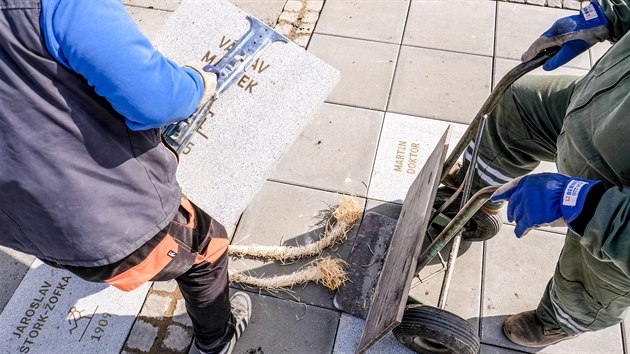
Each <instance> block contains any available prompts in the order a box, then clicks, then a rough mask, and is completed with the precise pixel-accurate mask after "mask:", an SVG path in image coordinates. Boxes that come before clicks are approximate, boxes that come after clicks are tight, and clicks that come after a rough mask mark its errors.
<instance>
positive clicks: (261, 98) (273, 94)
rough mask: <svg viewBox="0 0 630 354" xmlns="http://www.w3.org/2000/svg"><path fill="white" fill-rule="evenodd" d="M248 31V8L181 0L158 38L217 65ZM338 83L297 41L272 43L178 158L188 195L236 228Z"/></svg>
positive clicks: (185, 58) (175, 53)
mask: <svg viewBox="0 0 630 354" xmlns="http://www.w3.org/2000/svg"><path fill="white" fill-rule="evenodd" d="M217 14H221V16H217ZM209 18H212V19H213V21H207V20H204V19H209ZM248 29H249V24H248V21H247V19H246V16H245V13H244V12H242V11H241V10H239V9H238V8H237V7H235V6H234V5H232V4H231V3H229V2H227V1H224V0H216V1H212V2H198V1H183V2H182V4H181V5H180V6H179V7H178V9H177V11H175V12H174V13H173V14H172V15H171V16H170V17H169V19H168V20H167V23H166V24H165V25H164V27H163V28H162V29H161V30H160V32H159V33H158V35H157V36H156V40H155V43H156V44H157V46H158V48H160V51H161V52H162V53H164V54H165V55H166V56H167V57H170V58H171V59H173V60H174V61H175V62H177V63H178V64H181V65H185V64H187V63H193V62H198V61H200V60H201V61H204V62H208V63H213V64H216V63H217V62H218V60H219V59H220V58H221V57H222V56H223V55H224V54H225V52H226V51H227V49H228V48H230V46H231V45H233V43H234V41H235V40H238V39H239V38H240V37H241V36H242V35H243V34H244V33H245V32H246V31H247V30H248ZM191 33H195V36H194V37H193V36H190V34H191ZM338 80H339V73H338V72H337V71H336V70H335V69H333V68H332V67H331V66H329V65H328V64H326V63H325V62H323V61H321V60H320V59H318V58H317V57H315V56H314V55H312V54H310V53H308V52H306V51H305V50H304V49H302V48H300V47H299V46H297V45H295V44H293V43H279V42H278V43H274V44H271V45H270V46H269V47H268V48H267V50H266V51H265V52H264V53H263V54H262V56H261V57H260V58H259V60H258V61H256V62H255V63H254V65H253V68H250V70H248V71H247V72H246V73H245V74H244V75H243V76H242V77H241V79H240V80H239V81H238V84H237V85H236V86H234V87H231V88H230V89H229V90H227V91H226V92H224V93H223V94H222V95H221V97H220V98H219V99H218V100H217V101H216V102H215V103H214V105H213V107H212V109H211V111H210V113H209V114H208V116H207V119H206V121H205V122H204V123H203V124H202V126H201V127H200V128H199V129H198V130H197V134H195V136H194V137H193V139H192V140H191V142H190V143H189V145H188V146H187V148H186V149H185V150H184V152H183V154H182V156H180V163H179V166H178V171H177V173H178V181H179V182H180V185H181V186H182V189H183V190H184V193H185V194H187V195H188V196H190V198H191V200H193V201H195V202H196V203H197V204H198V205H199V206H200V207H202V208H203V209H204V210H206V211H207V212H208V213H209V214H211V215H213V216H214V217H215V218H216V219H217V220H218V221H219V222H221V223H223V224H224V225H226V226H227V227H230V226H232V225H234V224H235V223H236V222H237V221H238V218H239V216H240V214H241V213H242V212H243V210H244V209H245V207H246V206H247V204H248V203H249V202H250V200H251V199H252V198H253V196H254V194H255V192H256V191H257V190H258V189H259V188H260V187H261V186H262V183H263V182H264V180H265V179H266V178H267V177H268V176H269V175H270V174H271V172H272V171H273V168H274V166H275V164H276V163H277V161H278V160H279V159H280V157H281V156H282V155H283V154H284V153H285V152H286V150H288V148H289V147H290V146H291V144H293V142H294V141H295V140H296V139H297V137H298V136H299V134H300V133H301V132H302V130H303V129H304V128H305V127H306V125H307V124H308V122H309V121H310V119H311V118H312V115H313V114H314V113H315V111H316V110H317V109H318V108H319V106H320V105H321V104H322V103H323V101H324V99H325V98H326V96H328V94H329V93H330V91H331V90H332V88H333V87H334V86H335V84H336V82H337V81H338Z"/></svg>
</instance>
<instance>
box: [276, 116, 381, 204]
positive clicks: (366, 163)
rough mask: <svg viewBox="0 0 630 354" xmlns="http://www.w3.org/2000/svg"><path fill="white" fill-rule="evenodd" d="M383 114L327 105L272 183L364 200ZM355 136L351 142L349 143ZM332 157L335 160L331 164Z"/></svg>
mask: <svg viewBox="0 0 630 354" xmlns="http://www.w3.org/2000/svg"><path fill="white" fill-rule="evenodd" d="M383 115H384V114H383V113H382V112H378V111H371V110H367V109H361V108H353V107H345V106H340V105H335V104H325V105H324V106H322V108H321V109H320V110H319V111H318V112H317V114H316V115H315V118H314V119H313V121H312V122H311V123H310V124H309V125H308V126H307V127H306V129H304V132H302V134H301V135H300V137H299V138H298V140H297V141H296V142H295V144H294V145H293V147H291V149H290V150H289V151H288V152H287V154H286V155H285V156H284V157H283V158H282V160H281V161H280V163H279V164H278V166H277V168H276V170H275V171H274V173H273V175H272V176H271V178H270V179H272V180H277V181H283V182H288V183H291V184H297V185H302V186H308V187H313V188H318V189H323V190H330V191H336V192H340V193H347V194H350V195H356V196H365V195H366V194H367V186H368V184H369V183H370V175H371V170H372V164H373V162H374V156H375V155H376V144H377V142H378V137H379V133H380V131H381V125H382V124H383ZM349 132H352V136H353V138H352V139H347V136H348V133H349ZM331 156H335V158H334V161H331Z"/></svg>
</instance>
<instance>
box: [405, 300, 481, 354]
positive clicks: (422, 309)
mask: <svg viewBox="0 0 630 354" xmlns="http://www.w3.org/2000/svg"><path fill="white" fill-rule="evenodd" d="M393 333H394V337H396V339H397V340H398V341H399V342H400V343H402V344H403V345H405V346H406V347H407V348H409V349H411V350H413V351H414V352H416V353H424V354H449V353H456V354H476V353H478V352H479V347H480V341H479V336H478V335H477V331H475V330H474V329H473V327H472V326H471V325H470V323H468V321H466V320H464V319H463V318H461V317H459V316H457V315H455V314H452V313H450V312H448V311H444V310H441V309H439V308H436V307H431V306H426V305H418V304H411V305H407V307H406V308H405V313H404V315H403V319H402V322H401V323H400V324H399V325H398V327H396V328H394V330H393Z"/></svg>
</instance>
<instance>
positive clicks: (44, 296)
mask: <svg viewBox="0 0 630 354" xmlns="http://www.w3.org/2000/svg"><path fill="white" fill-rule="evenodd" d="M149 286H150V283H147V284H144V285H143V286H141V287H140V288H138V289H136V290H134V291H132V292H123V291H120V290H118V289H116V288H113V287H110V286H109V285H107V284H103V283H89V282H86V281H84V280H82V279H80V278H78V277H77V276H75V275H73V274H72V273H70V272H67V271H64V270H60V269H56V268H52V267H49V266H47V265H44V264H43V263H42V262H41V261H39V260H37V261H35V262H33V265H32V266H31V269H30V270H29V272H28V273H27V274H26V276H25V277H24V279H23V280H22V282H21V283H20V286H19V287H18V288H17V290H16V291H15V293H14V295H13V297H12V298H11V300H10V301H9V303H8V304H7V305H6V307H5V308H4V311H2V314H0V333H3V338H2V339H1V340H0V343H3V346H2V347H1V348H0V352H2V353H12V352H28V353H46V354H47V353H61V352H63V353H68V354H72V353H86V352H89V353H112V352H119V351H120V350H121V349H122V347H123V343H124V341H125V339H126V338H127V334H128V333H129V330H130V329H131V326H132V325H133V323H134V321H135V320H136V315H137V314H138V312H139V311H140V307H141V306H142V303H143V302H144V299H145V295H146V292H147V290H148V288H149ZM120 304H125V306H120Z"/></svg>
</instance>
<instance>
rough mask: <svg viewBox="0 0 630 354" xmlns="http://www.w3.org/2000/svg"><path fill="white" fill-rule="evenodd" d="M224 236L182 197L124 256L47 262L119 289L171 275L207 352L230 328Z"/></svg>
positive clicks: (228, 337)
mask: <svg viewBox="0 0 630 354" xmlns="http://www.w3.org/2000/svg"><path fill="white" fill-rule="evenodd" d="M228 244H229V240H228V238H227V233H226V231H225V228H224V227H223V226H222V225H221V224H220V223H218V222H217V221H216V220H214V219H213V218H212V217H210V216H209V215H208V214H207V213H206V212H204V211H203V210H201V209H200V208H199V207H197V206H196V205H194V204H193V203H191V202H190V201H188V199H186V198H182V203H181V206H180V208H179V211H178V213H177V214H176V216H175V218H174V219H173V221H171V222H170V223H169V225H168V226H167V227H165V228H164V229H163V230H162V231H160V232H159V233H158V234H157V235H156V236H155V237H153V238H152V239H151V240H149V241H148V242H147V243H146V244H144V245H143V246H142V247H140V248H139V249H137V250H135V251H134V252H133V253H131V254H130V255H129V256H127V257H125V258H124V259H122V260H120V261H118V262H116V263H113V264H109V265H106V266H101V267H71V266H64V265H60V264H51V263H50V262H46V263H48V264H50V265H52V266H56V267H60V268H64V269H67V270H69V271H71V272H73V273H75V274H77V275H78V276H79V277H81V278H83V279H85V280H88V281H93V282H107V283H109V284H111V285H113V286H115V287H117V288H119V289H121V290H123V291H130V290H133V289H135V288H137V287H139V286H140V285H142V284H144V283H145V282H147V281H166V280H171V279H175V280H176V281H177V284H178V285H179V289H180V290H181V292H182V295H183V296H184V300H185V302H186V310H187V312H188V314H189V315H190V318H191V320H192V323H193V332H194V334H195V338H196V340H197V343H198V344H199V345H200V346H201V347H203V348H204V350H208V351H209V352H212V351H213V349H214V348H216V349H219V348H221V347H222V346H223V345H224V344H225V343H227V342H229V341H230V340H231V338H232V335H233V333H234V319H233V317H232V314H231V311H230V300H229V288H228V268H227V264H228V254H227V247H228Z"/></svg>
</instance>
